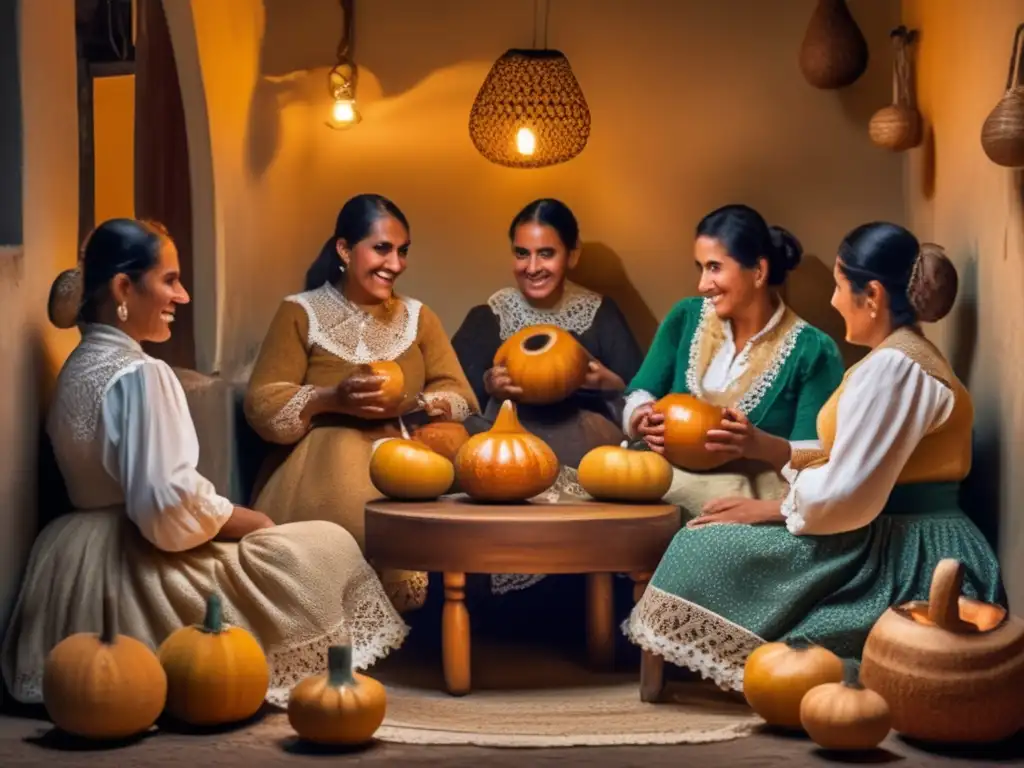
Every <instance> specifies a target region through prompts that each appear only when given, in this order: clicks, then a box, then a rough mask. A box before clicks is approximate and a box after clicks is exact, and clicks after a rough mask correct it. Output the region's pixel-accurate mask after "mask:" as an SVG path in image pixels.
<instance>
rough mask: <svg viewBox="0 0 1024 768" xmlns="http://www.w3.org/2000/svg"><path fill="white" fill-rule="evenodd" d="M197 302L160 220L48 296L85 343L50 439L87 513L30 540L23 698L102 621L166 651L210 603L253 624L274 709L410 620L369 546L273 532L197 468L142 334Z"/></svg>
mask: <svg viewBox="0 0 1024 768" xmlns="http://www.w3.org/2000/svg"><path fill="white" fill-rule="evenodd" d="M188 301H189V296H188V293H187V292H186V291H185V289H184V287H182V285H181V281H180V271H179V266H178V253H177V250H176V249H175V247H174V243H173V242H172V241H171V239H170V237H169V236H168V235H167V231H166V230H165V229H164V228H163V227H162V226H160V225H158V224H155V223H152V222H141V221H135V220H133V219H113V220H110V221H107V222H105V223H103V224H101V225H100V226H99V227H97V228H96V230H94V232H93V233H92V235H91V236H90V237H89V239H88V241H87V243H86V245H85V248H84V250H83V255H82V259H81V262H80V267H79V268H78V269H75V270H69V271H67V272H65V273H63V274H62V275H61V276H60V277H59V278H58V279H57V281H55V283H54V286H53V289H52V290H51V293H50V307H49V309H50V319H51V321H53V323H54V324H55V325H57V326H58V327H61V328H70V327H73V326H74V325H76V324H78V325H79V327H80V329H81V333H82V339H81V341H80V342H79V344H78V346H77V347H76V348H75V350H74V351H73V352H72V353H71V355H70V357H69V358H68V360H67V362H66V363H65V364H64V367H63V368H62V370H61V373H60V376H59V377H58V380H57V391H56V399H55V401H54V404H53V406H52V408H51V410H50V414H49V419H48V423H47V431H48V432H49V435H50V438H51V439H52V442H53V447H54V452H55V454H56V458H57V462H58V464H59V466H60V470H61V473H62V475H63V476H64V480H65V482H66V485H67V490H68V495H69V496H70V498H71V501H72V503H73V505H74V507H75V511H74V512H73V513H72V514H67V515H63V516H62V517H58V518H57V519H56V520H54V521H52V522H51V523H50V524H49V525H47V526H46V528H44V529H43V531H42V533H40V535H39V537H38V538H37V539H36V542H35V545H34V546H33V548H32V555H31V557H30V559H29V563H28V568H27V571H26V574H25V578H24V580H23V582H22V586H21V593H20V595H19V597H18V601H17V604H16V605H15V608H14V613H13V616H12V618H11V623H10V625H9V627H8V630H7V635H6V637H5V640H4V647H3V677H4V680H5V682H6V683H7V687H8V689H9V690H10V692H11V694H12V695H13V696H14V698H15V699H17V700H18V701H22V702H27V703H40V702H41V701H42V680H43V666H44V663H45V660H46V657H47V654H48V653H49V652H50V650H51V649H52V648H53V647H54V646H55V645H56V644H57V643H58V642H60V641H61V640H63V639H64V638H65V637H67V636H68V635H71V634H74V633H77V632H97V631H99V630H100V629H102V623H103V614H104V604H105V603H106V602H108V601H109V602H113V603H114V605H116V607H117V614H118V617H119V627H120V632H121V633H122V634H125V635H128V636H131V637H134V638H136V639H138V640H141V641H142V642H144V643H146V644H147V645H149V646H150V647H153V648H156V647H157V646H158V645H159V644H160V643H161V642H162V641H163V640H164V639H165V638H166V637H167V636H168V635H169V634H171V633H172V632H174V631H175V630H177V629H180V628H181V627H183V626H187V625H189V624H195V623H196V622H198V621H201V620H202V617H203V615H204V613H205V603H206V600H207V598H208V597H209V596H211V595H214V594H216V595H218V596H219V597H220V599H221V601H222V605H223V611H224V619H225V620H226V621H227V622H229V623H231V624H235V625H238V626H241V627H245V628H246V629H247V630H249V631H250V632H252V633H253V635H255V637H256V638H257V640H259V642H260V644H261V645H262V646H263V649H264V651H265V652H266V654H267V659H268V661H269V664H270V690H269V692H268V695H267V698H268V700H269V701H271V702H273V703H275V704H278V705H282V706H283V705H286V704H287V701H288V695H289V692H290V690H291V688H292V687H294V686H295V684H296V683H298V682H299V681H300V680H301V679H303V678H304V677H307V676H308V675H311V674H315V673H318V672H321V671H322V670H323V669H324V667H325V666H326V663H325V659H326V655H327V649H328V647H330V646H331V645H336V644H338V643H346V644H348V643H352V644H353V646H354V651H355V654H356V656H357V661H356V664H357V665H358V666H359V667H366V666H368V665H369V664H371V663H372V662H374V661H375V660H376V659H377V658H379V657H381V656H383V655H385V654H386V653H387V652H388V651H389V650H390V649H391V648H394V647H397V646H398V645H399V644H401V641H402V639H403V638H404V636H405V633H406V627H405V625H404V623H403V622H402V620H401V618H400V617H399V616H398V614H397V613H396V612H395V610H394V608H393V607H392V606H391V604H390V602H389V600H388V597H387V595H386V594H385V592H384V589H383V587H382V586H381V583H380V581H379V580H378V578H377V576H376V574H375V573H374V572H373V569H372V568H371V567H370V566H369V564H368V563H367V562H366V561H365V560H364V559H363V557H362V555H361V553H360V551H359V547H358V545H357V544H356V542H355V540H354V539H353V538H352V536H350V535H349V534H348V533H347V532H346V531H345V530H344V529H342V528H341V527H339V526H337V525H332V524H330V523H321V522H311V523H297V524H294V525H282V526H275V525H274V523H273V522H272V521H271V520H270V519H269V518H268V517H267V516H266V515H264V514H261V513H259V512H255V511H253V510H251V509H246V508H244V507H238V506H235V505H233V504H232V503H231V502H230V501H229V500H228V499H226V498H224V497H223V496H220V495H218V493H217V492H216V490H215V489H214V487H213V485H212V484H211V483H210V482H209V481H208V480H207V479H206V478H204V477H203V476H202V475H200V474H199V472H198V471H197V470H196V464H197V462H198V458H199V444H198V441H197V439H196V432H195V428H194V426H193V424H192V419H191V417H190V415H189V410H188V404H187V402H186V400H185V393H184V390H183V389H182V387H181V384H180V383H179V382H178V379H177V377H176V376H175V374H174V372H173V371H172V370H171V368H170V366H168V365H167V364H166V363H164V362H163V361H161V360H157V359H154V358H152V357H150V356H148V355H147V354H146V353H145V352H143V350H142V346H141V344H142V343H145V342H150V343H159V342H163V341H166V340H167V339H168V338H170V335H171V324H172V323H173V321H174V316H175V312H176V309H177V307H178V306H180V305H182V304H185V303H187V302H188Z"/></svg>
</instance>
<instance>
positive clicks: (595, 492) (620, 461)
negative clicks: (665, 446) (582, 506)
mask: <svg viewBox="0 0 1024 768" xmlns="http://www.w3.org/2000/svg"><path fill="white" fill-rule="evenodd" d="M628 445H629V443H628V442H626V441H623V443H622V444H621V445H618V446H615V445H600V446H598V447H597V448H593V449H592V450H590V451H588V452H587V454H586V455H585V456H584V457H583V458H582V459H581V460H580V465H579V468H578V469H577V477H578V480H579V484H580V485H581V486H582V487H583V490H585V491H586V492H587V493H589V494H590V495H591V496H593V497H594V498H595V499H598V500H599V501H612V502H616V501H619V502H633V503H637V504H640V503H644V502H653V501H658V500H659V499H661V498H662V497H663V496H664V495H665V494H666V493H668V489H669V487H670V486H671V485H672V466H671V465H670V464H669V463H668V462H667V461H666V460H665V459H664V458H663V457H662V456H661V455H660V454H657V453H655V452H654V451H631V450H629V448H628V447H627V446H628Z"/></svg>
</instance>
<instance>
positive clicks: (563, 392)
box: [494, 325, 590, 405]
mask: <svg viewBox="0 0 1024 768" xmlns="http://www.w3.org/2000/svg"><path fill="white" fill-rule="evenodd" d="M494 365H495V366H499V365H500V366H504V367H505V368H506V370H508V376H509V378H510V379H511V380H512V383H513V384H514V385H515V386H517V387H520V388H522V390H523V392H522V394H521V395H520V396H519V397H518V400H519V402H521V403H528V404H531V405H547V404H550V403H559V402H562V401H563V400H565V399H566V398H568V397H569V396H570V395H572V394H573V393H574V392H575V391H576V390H578V389H579V388H580V387H582V386H583V383H584V381H585V380H586V378H587V371H588V368H589V365H590V356H589V354H587V350H586V349H584V348H583V345H582V344H580V343H579V342H578V341H576V339H575V338H574V337H573V336H572V334H570V333H569V332H568V331H564V330H562V329H561V328H559V327H558V326H555V325H531V326H528V327H526V328H523V329H522V330H520V331H519V332H518V333H515V334H513V335H512V336H509V338H508V339H506V341H505V342H504V343H503V344H502V345H501V346H500V347H499V348H498V351H497V353H495V355H494Z"/></svg>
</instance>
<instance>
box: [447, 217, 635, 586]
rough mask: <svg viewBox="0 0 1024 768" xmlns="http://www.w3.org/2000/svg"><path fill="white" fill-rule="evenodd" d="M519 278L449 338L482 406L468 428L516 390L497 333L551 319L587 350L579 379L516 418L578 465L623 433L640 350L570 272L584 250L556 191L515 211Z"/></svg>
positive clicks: (481, 426) (479, 425)
mask: <svg viewBox="0 0 1024 768" xmlns="http://www.w3.org/2000/svg"><path fill="white" fill-rule="evenodd" d="M508 237H509V241H510V243H511V245H512V256H513V261H512V275H513V277H514V278H515V281H516V285H515V287H509V288H502V289H501V290H499V291H498V292H497V293H495V294H494V295H492V296H491V297H490V298H489V299H488V300H487V303H486V304H481V305H479V306H476V307H473V308H472V309H471V310H470V311H469V314H467V315H466V319H465V320H463V322H462V325H461V326H460V327H459V330H458V331H456V333H455V336H453V337H452V346H454V348H455V352H456V354H457V355H458V357H459V362H460V363H461V364H462V368H463V370H464V371H465V372H466V376H467V377H468V379H469V381H470V384H471V385H472V386H473V389H474V391H475V392H476V396H477V398H478V399H479V401H480V404H481V406H482V407H483V409H484V412H483V415H482V416H478V417H474V418H472V419H470V420H468V421H467V422H466V427H467V429H468V430H469V431H470V432H473V433H475V432H481V431H484V430H487V429H489V428H490V427H491V424H492V423H493V421H494V419H495V418H496V416H497V414H498V409H499V408H500V406H501V404H502V402H503V401H505V400H506V399H511V400H513V401H515V400H516V399H517V397H518V396H519V395H520V394H521V390H519V389H518V388H517V387H515V386H513V384H512V381H511V379H510V378H509V375H508V371H507V370H506V369H505V368H503V367H501V366H495V365H494V355H495V353H496V352H497V351H498V348H499V347H500V346H501V344H502V342H503V341H505V339H507V338H509V337H510V336H512V335H513V334H515V333H516V332H518V331H520V330H521V329H523V328H526V327H528V326H531V325H541V324H546V325H555V326H558V327H559V328H562V329H563V330H565V331H568V332H569V333H571V334H572V335H573V336H574V337H575V338H576V340H577V341H579V342H580V343H581V344H582V345H583V347H584V348H585V349H586V350H587V352H588V353H589V354H590V357H591V362H590V371H589V373H588V376H587V379H586V382H585V384H584V387H583V388H582V389H580V390H578V391H577V392H576V393H575V394H573V395H571V396H570V397H569V398H568V399H566V400H564V401H563V402H560V403H555V404H553V405H526V404H518V405H517V410H518V414H519V419H520V421H522V423H523V426H525V427H526V428H527V429H528V430H529V431H530V432H533V433H534V434H535V435H537V436H538V437H540V438H541V439H543V440H544V441H545V442H547V443H548V445H550V446H551V448H552V450H554V452H555V455H556V456H558V459H559V461H560V462H561V463H562V464H563V465H564V466H566V467H571V468H572V467H576V466H578V465H579V462H580V459H582V458H583V456H584V454H586V453H587V452H588V451H589V450H591V449H592V448H596V447H597V446H599V445H618V444H619V443H620V442H621V441H622V440H623V439H624V438H623V434H622V429H621V428H620V426H619V424H620V423H621V418H622V404H623V399H622V392H623V390H624V389H625V387H626V382H627V381H629V380H630V379H631V378H632V377H633V375H634V374H635V373H636V371H637V369H638V368H639V367H640V362H641V360H642V359H643V353H642V352H641V350H640V347H639V345H638V344H637V342H636V339H635V338H634V337H633V334H632V332H631V331H630V329H629V326H628V325H627V323H626V319H625V317H623V315H622V312H621V311H620V310H619V308H618V306H617V305H616V303H615V302H614V301H613V300H612V299H610V298H608V297H607V296H601V295H600V294H597V293H594V292H593V291H589V290H587V289H586V288H583V287H581V286H578V285H576V284H574V283H572V282H571V281H569V280H568V279H567V275H568V272H569V270H571V269H572V268H573V267H575V266H576V263H577V262H578V261H579V258H580V252H581V245H582V244H581V242H580V230H579V225H578V224H577V222H576V217H575V216H574V215H573V212H572V211H571V210H570V209H569V207H568V206H567V205H566V204H565V203H563V202H561V201H560V200H552V199H541V200H534V201H533V202H532V203H530V204H529V205H527V206H526V207H525V208H523V209H522V210H521V211H520V212H519V213H518V214H516V217H515V218H514V219H513V220H512V224H511V225H510V226H509V231H508ZM541 578H543V577H540V576H531V577H519V576H508V575H495V576H494V583H495V589H496V590H498V591H504V590H505V589H515V588H522V587H524V586H527V585H530V584H533V583H536V582H537V581H539V580H540V579H541Z"/></svg>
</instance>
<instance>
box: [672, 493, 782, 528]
mask: <svg viewBox="0 0 1024 768" xmlns="http://www.w3.org/2000/svg"><path fill="white" fill-rule="evenodd" d="M784 519H785V518H783V516H782V502H781V501H769V500H766V499H746V498H742V497H735V496H729V497H725V498H722V499H715V500H714V501H709V502H708V503H707V504H705V505H704V509H703V510H701V513H700V517H695V518H694V519H693V520H690V521H689V522H688V523H687V524H686V527H687V528H700V527H701V526H702V525H722V524H731V525H759V524H762V523H781V522H782V521H783V520H784Z"/></svg>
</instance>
